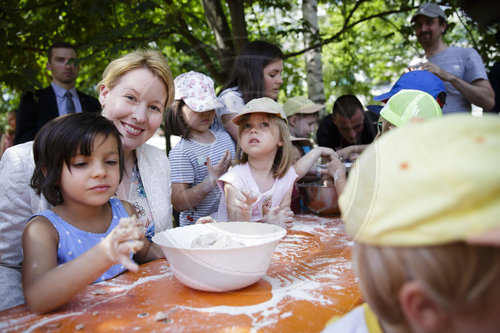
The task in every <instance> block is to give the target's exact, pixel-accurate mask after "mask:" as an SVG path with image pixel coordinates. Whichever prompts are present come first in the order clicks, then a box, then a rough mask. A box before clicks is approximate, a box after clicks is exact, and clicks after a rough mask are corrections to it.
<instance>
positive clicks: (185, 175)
mask: <svg viewBox="0 0 500 333" xmlns="http://www.w3.org/2000/svg"><path fill="white" fill-rule="evenodd" d="M212 133H213V134H214V135H215V141H214V142H212V143H210V144H206V143H200V142H196V141H194V140H186V139H181V140H180V141H179V143H178V144H177V145H176V146H175V147H174V148H173V149H172V150H171V151H170V154H169V156H168V158H169V160H170V169H171V176H172V183H185V184H190V187H194V186H196V185H198V184H200V183H201V182H202V181H203V180H205V178H207V176H208V169H207V164H206V162H207V156H208V157H210V161H211V163H212V165H215V164H217V163H218V162H219V161H220V160H221V159H222V157H223V155H224V153H225V152H226V150H229V152H230V153H231V159H233V158H234V156H235V148H234V142H233V140H232V139H231V136H230V135H229V134H228V133H227V132H226V131H216V132H213V131H212ZM220 196H221V192H220V190H219V188H218V187H217V186H215V187H214V189H213V190H212V191H211V192H210V193H209V194H208V195H207V196H206V197H205V200H203V202H201V203H200V204H199V205H198V206H196V207H194V208H193V209H189V210H185V211H182V212H179V213H180V214H179V225H180V226H185V225H190V224H193V223H194V222H196V220H197V219H198V218H200V217H202V216H207V215H210V214H212V213H215V212H217V209H218V208H219V201H220Z"/></svg>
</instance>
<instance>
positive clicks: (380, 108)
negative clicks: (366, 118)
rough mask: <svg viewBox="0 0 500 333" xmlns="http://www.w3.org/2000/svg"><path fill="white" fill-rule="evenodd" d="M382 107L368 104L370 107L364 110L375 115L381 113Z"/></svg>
mask: <svg viewBox="0 0 500 333" xmlns="http://www.w3.org/2000/svg"><path fill="white" fill-rule="evenodd" d="M383 107H384V106H383V105H374V104H370V105H367V106H366V109H367V110H368V111H371V112H373V113H375V114H380V111H382V108H383Z"/></svg>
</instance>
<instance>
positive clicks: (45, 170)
mask: <svg viewBox="0 0 500 333" xmlns="http://www.w3.org/2000/svg"><path fill="white" fill-rule="evenodd" d="M42 174H43V176H44V177H47V169H46V168H45V167H44V166H42Z"/></svg>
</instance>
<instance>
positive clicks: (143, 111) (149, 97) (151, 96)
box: [99, 68, 167, 151]
mask: <svg viewBox="0 0 500 333" xmlns="http://www.w3.org/2000/svg"><path fill="white" fill-rule="evenodd" d="M166 100H167V88H166V86H165V84H164V83H163V81H162V80H161V79H160V78H158V77H157V76H156V75H155V74H154V73H153V72H151V71H150V70H149V69H147V68H137V69H133V70H131V71H129V72H127V73H126V74H124V75H123V76H122V77H121V78H120V79H119V80H118V83H117V84H116V86H114V87H112V88H107V87H106V86H102V87H101V91H100V94H99V101H100V102H101V105H102V107H103V111H102V114H103V116H105V117H106V118H108V119H110V120H111V121H113V123H114V124H115V126H116V128H117V129H118V131H120V133H121V134H122V142H123V149H124V150H125V151H132V150H135V149H136V148H137V147H139V146H140V145H142V144H143V143H145V142H146V141H148V140H149V139H150V138H151V137H152V136H153V134H154V133H155V132H156V130H157V129H158V128H159V127H160V125H161V122H162V120H163V112H164V111H165V103H166Z"/></svg>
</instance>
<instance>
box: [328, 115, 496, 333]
mask: <svg viewBox="0 0 500 333" xmlns="http://www.w3.org/2000/svg"><path fill="white" fill-rule="evenodd" d="M499 149H500V118H499V117H497V116H483V117H482V118H473V117H470V115H462V114H459V115H450V116H447V117H443V118H438V119H435V120H431V121H425V122H421V123H412V124H408V125H406V126H402V127H401V128H398V129H395V130H393V131H390V132H389V133H387V134H385V135H383V136H382V137H381V138H380V139H378V140H376V141H375V142H374V144H372V145H370V146H369V147H368V148H367V149H366V150H365V151H364V152H363V154H362V155H361V156H360V158H359V159H358V160H357V162H356V163H355V165H354V166H353V168H352V169H351V171H350V174H349V178H348V181H347V184H346V187H345V190H344V192H343V194H342V195H341V196H340V198H339V206H340V209H341V211H342V218H343V219H344V222H345V228H346V230H347V231H348V233H349V234H350V235H351V236H352V237H353V238H354V240H355V245H354V252H353V262H354V269H355V271H356V273H357V276H358V277H359V284H360V288H361V291H362V295H363V298H364V299H365V300H366V303H365V304H363V305H362V306H360V307H358V308H356V309H354V310H353V311H351V312H350V313H349V314H347V315H346V316H344V317H343V318H341V319H339V320H337V321H335V322H334V323H333V324H330V325H328V326H327V327H326V328H325V330H324V332H385V333H395V332H419V333H420V332H498V329H499V327H500V316H499V315H498V314H499V313H500V284H499V283H498V281H499V280H500V265H499V264H498V263H499V262H500V168H499V165H500V154H499V153H498V152H499Z"/></svg>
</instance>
